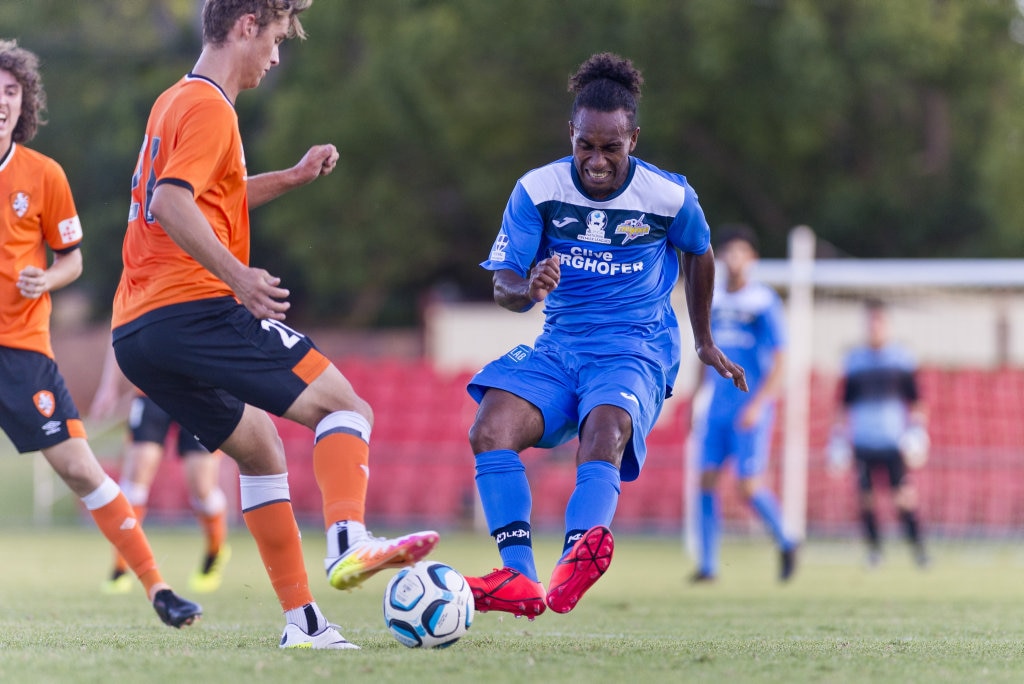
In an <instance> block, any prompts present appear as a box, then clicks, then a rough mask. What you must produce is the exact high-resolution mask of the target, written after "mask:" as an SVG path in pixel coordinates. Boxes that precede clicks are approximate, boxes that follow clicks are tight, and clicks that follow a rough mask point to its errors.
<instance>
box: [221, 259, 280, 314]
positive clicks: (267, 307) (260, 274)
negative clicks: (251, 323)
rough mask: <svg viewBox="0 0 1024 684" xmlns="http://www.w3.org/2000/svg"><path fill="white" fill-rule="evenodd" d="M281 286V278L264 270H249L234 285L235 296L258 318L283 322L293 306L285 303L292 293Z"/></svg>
mask: <svg viewBox="0 0 1024 684" xmlns="http://www.w3.org/2000/svg"><path fill="white" fill-rule="evenodd" d="M280 284H281V279H280V278H277V277H275V276H272V275H270V274H269V273H267V272H266V271H264V270H263V269H262V268H247V269H246V270H245V271H244V273H243V274H242V277H241V278H240V279H239V282H236V283H235V284H234V290H235V296H236V297H238V300H239V301H240V302H242V305H243V306H244V307H245V308H246V309H248V310H249V313H251V314H252V315H253V316H255V317H256V318H259V319H260V320H262V319H264V318H272V319H274V320H276V321H283V320H284V318H285V315H284V314H285V312H286V311H288V309H290V308H291V304H290V303H288V302H287V301H285V300H286V299H287V297H288V295H289V294H290V293H289V292H288V290H286V289H284V288H283V287H278V285H280Z"/></svg>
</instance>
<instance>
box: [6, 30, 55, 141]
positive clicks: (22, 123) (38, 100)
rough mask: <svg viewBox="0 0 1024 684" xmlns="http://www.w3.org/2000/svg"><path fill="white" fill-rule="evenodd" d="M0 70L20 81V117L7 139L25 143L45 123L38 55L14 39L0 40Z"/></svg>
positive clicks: (43, 96) (43, 92) (44, 96)
mask: <svg viewBox="0 0 1024 684" xmlns="http://www.w3.org/2000/svg"><path fill="white" fill-rule="evenodd" d="M0 69H2V70H4V71H7V72H9V73H10V74H11V75H12V76H14V78H15V79H16V80H17V81H18V83H20V84H21V116H20V117H18V123H17V125H16V126H15V127H14V132H13V133H12V134H11V139H12V140H14V142H16V143H27V142H29V141H30V140H32V138H34V137H36V131H37V130H38V129H39V127H40V126H42V125H43V124H45V123H46V119H44V118H43V112H45V111H46V91H45V90H43V79H42V77H41V76H40V75H39V58H38V57H36V56H35V54H34V53H32V52H29V51H28V50H26V49H25V48H20V47H18V41H16V40H0Z"/></svg>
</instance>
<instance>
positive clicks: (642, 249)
mask: <svg viewBox="0 0 1024 684" xmlns="http://www.w3.org/2000/svg"><path fill="white" fill-rule="evenodd" d="M709 244H710V231H709V229H708V224H707V221H706V220H705V218H704V212H703V211H702V210H701V208H700V205H699V204H698V202H697V194H696V193H695V192H694V190H693V188H691V187H690V186H689V184H688V183H687V182H686V178H684V177H683V176H681V175H678V174H673V173H668V172H666V171H662V170H661V169H658V168H656V167H655V166H653V165H651V164H648V163H646V162H644V161H642V160H640V159H636V158H630V171H629V176H628V178H627V179H626V182H625V183H623V185H622V187H621V188H620V189H619V190H618V191H617V192H616V193H615V194H613V195H611V196H610V197H607V198H605V199H603V200H595V199H591V198H590V197H589V196H587V194H586V193H585V192H584V191H583V189H582V186H581V184H580V181H579V176H578V174H577V172H576V169H575V167H574V166H573V162H572V157H566V158H564V159H560V160H558V161H556V162H553V163H551V164H548V165H547V166H544V167H541V168H538V169H535V170H533V171H530V172H529V173H527V174H526V175H525V176H523V177H522V178H520V179H519V182H518V183H517V184H516V187H515V189H514V190H513V192H512V196H511V197H510V198H509V201H508V205H507V207H506V209H505V214H504V216H503V218H502V225H501V230H500V232H499V233H498V237H497V239H496V240H495V242H494V245H493V247H492V248H491V253H490V258H489V259H488V260H487V261H485V262H483V263H482V264H481V265H482V266H483V267H484V268H486V269H489V270H492V271H497V270H500V269H511V270H513V271H515V272H516V273H518V274H519V275H520V276H523V277H526V276H527V275H528V273H529V271H530V268H531V267H532V265H533V264H534V263H535V262H537V261H539V260H541V259H545V258H547V257H554V256H557V257H558V260H559V266H560V268H561V281H560V282H559V285H558V287H557V288H555V290H554V291H552V292H551V293H550V294H549V295H548V297H547V298H546V299H545V300H544V305H545V316H546V318H545V325H544V331H543V333H542V334H541V338H540V339H538V344H540V343H541V341H542V340H543V338H545V337H550V338H551V339H553V340H555V341H557V342H559V343H561V344H571V345H572V346H573V347H575V348H577V349H590V350H593V351H600V350H603V351H604V352H605V353H608V354H609V355H616V354H627V353H634V354H639V355H643V356H647V357H649V358H652V360H655V361H657V362H658V363H659V364H660V365H661V366H662V367H663V368H664V369H665V374H666V379H667V382H668V385H669V386H671V384H672V383H673V382H674V381H675V377H676V374H677V372H678V369H679V356H680V343H679V324H678V322H677V320H676V316H675V313H674V312H673V310H672V306H671V301H670V296H671V293H672V290H673V288H674V287H675V284H676V280H677V278H678V274H679V260H678V257H677V255H676V248H678V249H680V250H682V251H684V252H689V253H692V254H703V253H704V252H706V251H707V249H708V246H709Z"/></svg>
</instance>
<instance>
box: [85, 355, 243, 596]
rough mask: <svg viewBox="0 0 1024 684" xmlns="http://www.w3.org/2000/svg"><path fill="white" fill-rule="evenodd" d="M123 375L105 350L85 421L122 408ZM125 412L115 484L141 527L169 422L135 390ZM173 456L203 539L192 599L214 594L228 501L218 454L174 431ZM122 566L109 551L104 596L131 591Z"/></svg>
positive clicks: (224, 549) (225, 555)
mask: <svg viewBox="0 0 1024 684" xmlns="http://www.w3.org/2000/svg"><path fill="white" fill-rule="evenodd" d="M124 382H125V381H124V375H123V374H122V373H121V370H120V369H119V368H118V367H117V360H116V359H115V358H114V350H113V348H111V349H110V351H109V353H108V354H107V358H106V361H105V362H104V365H103V373H102V374H101V376H100V384H99V387H98V388H97V390H96V395H95V397H93V400H92V406H91V407H90V410H89V417H90V418H91V419H93V420H106V419H109V418H110V417H111V416H112V415H113V414H114V412H115V411H116V409H117V407H118V406H119V405H120V404H121V398H122V396H123V394H122V392H121V386H122V385H123V384H124ZM130 393H131V395H132V397H131V403H130V404H129V407H128V437H129V440H128V443H127V444H126V445H125V447H124V453H123V456H122V458H121V477H120V481H119V482H118V484H119V485H120V487H121V491H123V492H124V495H125V496H126V497H128V501H129V503H131V505H132V508H134V509H135V515H136V517H137V518H138V520H139V522H143V521H144V520H145V518H146V513H147V510H148V504H149V492H150V489H151V488H152V486H153V481H154V480H155V479H156V474H157V471H158V470H159V468H160V462H161V461H162V460H163V456H164V450H165V447H166V442H167V436H168V433H170V432H171V428H172V424H173V423H174V421H173V420H172V419H171V417H170V416H169V415H167V412H166V411H164V410H163V409H162V408H160V407H159V406H157V405H156V402H154V401H153V400H152V399H150V398H149V397H147V396H145V395H144V394H141V393H139V392H138V390H136V389H134V388H133V389H132V390H130ZM176 431H177V453H178V457H179V458H181V461H182V464H183V466H184V468H183V470H184V473H185V487H186V489H187V490H188V497H189V505H190V506H191V508H192V512H193V513H194V514H195V516H196V520H197V521H199V524H200V526H201V527H202V529H203V533H204V536H205V539H206V546H205V550H204V552H203V558H202V561H201V562H200V564H199V567H198V568H197V569H196V570H195V572H193V573H192V575H191V576H190V577H189V580H188V587H189V589H190V590H192V591H194V592H196V593H209V592H212V591H216V590H217V589H218V588H219V587H220V585H221V581H222V580H223V577H224V566H225V565H227V562H228V560H229V559H230V558H231V547H230V546H228V545H227V544H226V542H225V540H226V538H227V531H228V525H227V497H226V496H225V494H224V491H223V490H222V489H221V488H220V459H221V453H220V452H215V453H212V454H211V453H210V452H209V451H207V450H206V447H204V446H203V445H202V444H200V443H199V440H197V439H196V438H195V435H192V434H190V433H189V432H188V430H183V429H182V428H181V426H180V425H179V426H177V428H176ZM127 569H128V568H127V564H126V563H125V560H124V558H123V557H122V556H121V554H119V553H117V550H116V549H115V551H114V568H113V570H112V571H111V573H110V578H109V579H108V580H107V581H105V582H104V583H103V585H102V589H103V591H104V592H106V593H110V594H121V593H124V592H127V591H130V590H131V586H132V585H131V582H130V581H129V577H128V575H127V574H126V573H127Z"/></svg>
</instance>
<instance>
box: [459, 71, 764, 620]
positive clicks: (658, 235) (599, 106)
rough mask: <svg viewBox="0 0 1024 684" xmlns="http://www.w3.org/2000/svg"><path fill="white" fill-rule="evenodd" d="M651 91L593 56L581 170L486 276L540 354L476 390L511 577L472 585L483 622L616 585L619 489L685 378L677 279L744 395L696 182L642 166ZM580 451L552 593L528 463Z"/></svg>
mask: <svg viewBox="0 0 1024 684" xmlns="http://www.w3.org/2000/svg"><path fill="white" fill-rule="evenodd" d="M642 82H643V78H642V77H641V75H640V73H639V71H637V70H636V69H635V68H634V67H633V65H632V63H631V62H630V61H629V60H626V59H623V58H621V57H618V56H617V55H612V54H609V53H602V54H598V55H594V56H592V57H591V58H590V59H588V60H587V61H586V62H584V63H583V65H582V66H581V67H580V68H579V70H578V71H577V72H576V74H575V75H573V76H572V77H570V79H569V90H570V91H571V92H573V93H575V96H576V99H575V101H574V103H573V107H572V118H571V121H570V122H569V137H570V141H571V143H572V151H573V154H572V156H571V157H566V158H564V159H561V160H558V161H556V162H553V163H551V164H548V165H547V166H543V167H541V168H539V169H535V170H533V171H530V172H529V173H527V174H526V175H525V176H523V177H522V178H520V179H519V182H518V183H516V187H515V189H514V190H513V192H512V196H511V197H510V199H509V201H508V206H507V208H506V210H505V214H504V217H503V219H502V224H501V230H500V232H499V233H498V237H497V239H496V240H495V242H494V246H493V247H492V248H491V253H490V258H489V259H488V260H487V261H485V262H483V264H482V265H483V267H484V268H486V269H488V270H490V271H493V272H494V276H493V279H494V299H495V301H496V302H497V303H498V304H499V305H501V306H502V307H504V308H506V309H509V310H511V311H517V312H519V311H526V310H528V309H529V308H531V307H532V306H533V305H534V304H536V303H537V302H540V301H543V302H544V307H545V309H544V311H545V324H544V330H543V332H542V334H541V335H540V337H538V338H537V341H536V343H535V344H534V346H533V348H530V347H527V346H520V347H516V348H515V349H513V350H512V351H510V352H509V353H507V354H506V355H505V356H503V357H501V358H500V359H498V360H496V361H494V362H492V363H490V364H488V365H487V366H486V367H485V368H484V369H483V370H481V371H480V372H479V373H478V374H477V375H476V376H474V377H473V379H472V380H471V381H470V385H469V392H470V394H471V395H472V396H473V398H474V399H475V400H476V401H478V402H479V404H480V408H479V411H478V412H477V416H476V421H475V422H474V423H473V426H472V428H471V429H470V434H469V439H470V445H471V446H472V448H473V453H474V454H475V456H476V483H477V489H478V491H479V493H480V499H481V502H482V504H483V510H484V514H485V516H486V518H487V525H488V530H489V531H490V533H491V536H493V537H494V539H495V541H496V542H497V545H498V552H499V554H500V555H501V559H502V564H503V567H501V568H499V569H497V570H495V571H494V572H492V573H490V574H487V575H485V576H483V577H467V581H468V582H469V585H470V587H471V588H472V590H473V596H474V599H475V603H476V609H477V610H478V611H480V612H487V611H492V610H498V611H505V612H509V613H512V614H513V615H516V616H522V615H526V616H528V617H530V618H531V619H532V618H534V617H536V616H537V615H540V614H541V613H542V612H543V611H544V610H545V609H546V608H551V610H553V611H555V612H557V613H567V612H569V611H570V610H572V609H573V608H574V607H575V606H576V604H577V602H578V601H579V600H580V598H581V597H582V596H583V594H584V592H586V591H587V590H588V589H589V588H590V587H591V586H592V585H593V584H594V582H596V581H597V580H598V579H599V578H600V577H601V575H603V574H604V572H605V571H607V569H608V567H609V565H610V563H611V559H612V552H613V550H614V542H613V538H612V533H611V530H610V525H611V522H612V518H613V516H614V515H615V508H616V506H617V504H618V497H619V491H620V482H621V481H622V480H626V481H629V480H634V479H636V478H637V476H638V475H639V474H640V470H641V468H642V467H643V464H644V457H645V456H646V443H645V439H646V436H647V434H648V433H649V432H650V430H651V428H652V426H653V425H654V422H655V421H656V420H657V418H658V414H659V413H660V411H661V406H662V402H663V401H664V400H665V399H666V398H667V397H668V396H669V395H670V394H671V389H672V385H673V383H674V382H675V378H676V374H677V372H678V370H679V358H680V340H679V326H678V323H677V321H676V316H675V313H674V311H673V310H672V306H671V301H670V296H671V294H672V290H673V289H674V287H675V284H676V280H677V277H678V273H679V270H680V264H679V257H678V256H677V252H678V251H681V252H682V253H683V261H682V271H683V274H684V275H683V277H684V284H685V287H686V294H687V297H686V301H687V304H688V306H689V310H690V321H691V327H692V328H693V333H694V339H695V340H696V348H697V354H698V356H699V357H700V359H701V361H702V362H704V363H705V364H707V365H709V366H711V367H713V368H714V369H715V370H716V371H717V372H718V373H719V374H721V375H722V376H724V377H726V378H728V380H726V382H728V383H729V384H730V385H732V384H735V385H736V386H737V387H740V388H742V389H746V383H745V381H744V377H743V369H742V368H740V367H738V366H736V365H735V364H733V363H732V362H731V361H729V359H728V358H727V357H726V356H725V355H724V354H723V353H722V352H721V351H720V350H719V349H718V347H717V346H715V343H714V341H713V338H712V334H711V326H710V320H709V311H710V300H711V295H712V290H713V286H714V268H715V264H714V256H713V254H712V251H711V249H710V244H709V243H710V239H709V230H708V225H707V222H706V221H705V219H704V213H703V211H702V210H701V208H700V205H699V204H698V203H697V195H696V193H695V192H694V191H693V188H691V187H690V186H689V184H688V183H687V182H686V179H685V178H683V177H682V176H680V175H677V174H673V173H667V172H665V171H662V170H660V169H658V168H655V167H654V166H652V165H650V164H647V163H646V162H644V161H642V160H640V159H637V158H636V157H633V156H631V153H632V152H633V150H634V148H635V147H636V141H637V136H638V135H639V132H640V129H639V128H637V124H636V101H637V99H639V95H640V85H641V83H642ZM574 437H579V449H578V450H577V452H576V468H577V470H576V487H575V489H574V490H573V493H572V496H571V497H570V499H569V502H568V505H567V507H566V512H565V543H564V545H563V551H562V555H561V558H559V560H558V561H557V563H556V564H555V567H554V571H553V573H552V575H551V581H550V582H549V584H548V589H547V591H546V592H545V589H544V586H543V585H542V584H541V582H540V581H539V577H538V574H537V568H536V565H535V562H534V556H533V547H532V544H531V533H532V532H531V528H530V510H531V505H532V498H531V492H530V485H529V481H528V480H527V478H526V470H525V467H524V466H523V463H522V461H521V460H520V457H519V454H520V452H521V451H522V450H523V449H526V448H528V447H532V446H539V447H554V446H557V445H559V444H563V443H565V442H567V441H569V440H570V439H572V438H574Z"/></svg>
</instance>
